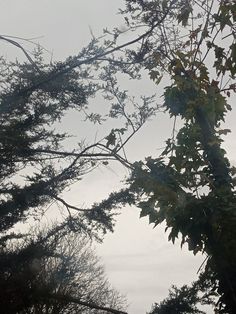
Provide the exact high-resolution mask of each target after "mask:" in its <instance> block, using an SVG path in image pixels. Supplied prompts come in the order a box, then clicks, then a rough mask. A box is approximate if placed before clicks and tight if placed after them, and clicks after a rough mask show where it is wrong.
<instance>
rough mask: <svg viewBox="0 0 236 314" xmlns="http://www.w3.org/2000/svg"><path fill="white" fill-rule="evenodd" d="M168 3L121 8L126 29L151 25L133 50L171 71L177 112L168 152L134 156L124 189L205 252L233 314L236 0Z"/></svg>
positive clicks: (159, 72) (169, 96)
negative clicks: (230, 149) (230, 137)
mask: <svg viewBox="0 0 236 314" xmlns="http://www.w3.org/2000/svg"><path fill="white" fill-rule="evenodd" d="M169 3H170V2H168V1H165V0H163V1H141V0H140V1H139V0H132V1H131V0H130V1H129V0H127V1H126V7H125V9H123V10H121V13H122V14H124V15H125V21H126V23H127V27H128V28H130V29H131V30H135V29H136V30H138V29H140V28H141V27H142V28H145V29H146V30H147V29H148V30H149V35H148V36H146V37H145V39H144V40H143V41H140V42H139V45H137V46H136V47H135V48H134V49H133V50H130V51H129V56H131V57H134V58H136V60H137V58H138V61H139V63H140V65H141V66H143V67H144V68H145V69H146V70H148V72H149V75H150V78H151V79H152V80H153V81H154V82H155V83H156V84H159V83H160V81H161V79H162V76H163V73H164V74H166V77H167V78H168V79H169V81H170V84H169V86H166V87H165V91H164V101H163V109H164V110H165V111H166V112H168V113H169V115H170V117H173V118H174V126H173V132H172V134H173V136H172V138H170V139H168V140H167V141H166V148H165V149H164V151H163V152H162V154H161V155H160V156H158V157H157V158H151V157H149V158H147V159H146V160H145V161H144V162H137V163H134V164H133V173H132V175H131V177H130V179H129V180H128V183H129V187H128V188H127V189H126V190H124V191H123V193H124V194H125V193H126V197H127V194H129V195H130V196H131V197H132V199H133V200H135V201H134V204H135V205H137V206H138V207H140V208H141V214H140V216H141V217H143V216H149V220H150V223H154V225H155V226H156V225H158V224H160V223H161V222H163V221H165V223H166V225H167V229H168V230H169V231H170V233H169V240H170V241H173V242H174V241H175V239H176V238H177V237H178V236H179V235H181V237H182V245H184V244H187V245H188V247H189V250H191V251H193V253H194V254H196V253H198V252H201V253H206V254H207V256H208V258H207V262H206V271H207V272H208V273H210V274H211V280H212V287H215V285H216V286H217V291H218V293H219V295H220V302H219V303H218V305H219V311H220V313H235V312H236V272H235V269H236V255H235V252H236V242H235V238H236V234H235V230H236V216H235V213H236V211H235V208H236V198H235V180H234V174H235V169H234V167H232V166H231V165H230V162H229V160H228V159H227V156H226V152H225V151H224V149H223V148H222V142H223V139H222V136H224V135H226V134H227V133H228V132H230V130H228V129H223V128H222V123H223V122H224V117H225V114H226V112H227V111H229V110H231V106H230V104H229V100H228V99H229V97H230V96H232V93H233V92H235V90H236V84H235V82H234V79H235V74H236V70H235V69H236V54H235V51H236V43H235V37H236V35H235V34H236V33H235V20H236V15H235V12H236V4H235V1H230V0H226V1H195V0H193V1H190V0H183V1H173V2H171V5H172V9H171V10H169V5H170V4H169ZM167 8H168V9H167ZM167 11H168V15H167V16H166V18H165V19H164V20H163V21H162V22H161V23H160V24H158V26H157V27H154V26H155V25H156V24H155V22H156V21H158V19H159V16H160V15H161V14H163V12H167ZM177 119H181V124H182V126H181V128H180V129H179V130H176V127H175V125H176V120H177ZM121 199H122V197H121Z"/></svg>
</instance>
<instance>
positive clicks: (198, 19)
mask: <svg viewBox="0 0 236 314" xmlns="http://www.w3.org/2000/svg"><path fill="white" fill-rule="evenodd" d="M120 13H121V14H122V15H123V16H124V21H125V23H126V29H125V32H129V31H130V32H133V33H134V34H135V36H136V37H135V38H134V39H133V40H131V41H129V42H126V43H124V44H119V43H120V36H121V34H122V33H123V31H122V30H120V29H119V28H115V29H114V30H113V31H109V30H104V33H105V40H104V39H102V42H101V40H100V41H99V39H96V38H93V40H92V41H91V43H90V44H89V45H88V46H87V47H85V48H84V49H83V50H82V51H81V52H80V53H79V54H78V55H77V56H75V57H69V58H68V59H67V60H66V61H64V62H56V63H53V62H52V63H50V64H45V63H44V62H43V60H42V56H41V54H40V53H39V52H36V53H35V56H34V58H31V57H30V58H29V56H28V54H26V56H27V58H28V61H29V62H27V63H24V64H20V63H18V62H11V63H9V62H6V61H5V60H4V59H3V58H2V59H1V80H0V82H1V83H0V84H1V88H0V99H1V111H0V119H1V130H0V132H1V139H0V141H1V142H0V150H1V157H0V158H1V166H2V167H1V172H0V178H1V189H0V193H1V204H0V217H1V225H0V228H1V229H0V231H1V232H2V237H1V239H0V241H1V245H3V246H4V245H5V243H6V241H7V240H8V238H9V236H10V235H9V234H7V235H6V233H7V232H9V230H11V228H12V227H14V226H15V225H16V223H18V222H21V221H25V220H26V219H28V218H29V217H32V216H35V215H36V216H37V215H38V214H39V215H40V214H41V213H42V210H44V209H45V207H46V205H48V204H50V202H52V201H56V202H58V203H60V204H62V205H63V206H64V207H65V209H66V210H67V211H68V215H67V218H66V219H65V221H64V223H65V225H67V226H68V227H70V228H71V230H73V231H77V232H81V231H86V232H87V233H89V234H90V235H95V236H96V235H97V232H99V231H101V230H102V231H103V232H106V230H113V224H114V220H113V213H114V212H113V211H112V209H114V208H115V207H116V206H117V205H119V204H120V203H122V204H127V203H128V204H134V205H136V206H137V207H139V208H140V209H141V212H140V216H141V217H143V216H148V217H149V220H150V223H153V224H154V225H155V226H157V225H159V224H160V223H162V222H165V223H166V226H167V228H166V230H168V231H169V240H170V241H172V242H175V240H176V238H178V237H179V236H181V239H182V245H184V244H187V245H188V248H189V250H190V251H193V253H194V254H197V253H202V254H205V255H206V256H207V258H206V263H205V272H206V274H207V275H208V276H209V278H210V281H211V285H212V289H214V290H216V291H217V293H218V294H219V296H220V298H219V302H218V304H217V307H218V310H219V311H220V313H235V312H236V271H235V269H236V255H235V254H236V253H235V252H236V242H235V238H236V237H235V236H236V234H235V233H236V228H235V225H236V215H235V206H236V197H235V177H234V175H235V173H236V172H235V168H234V167H233V166H232V165H231V164H230V161H229V160H228V158H227V153H226V152H225V151H224V149H223V148H222V142H223V136H225V135H226V134H227V133H228V132H230V130H229V129H228V128H224V127H223V123H224V118H225V115H226V113H227V112H229V111H230V110H231V105H230V97H232V94H233V93H234V92H235V91H236V84H235V81H234V79H235V74H236V43H235V37H236V33H235V20H236V4H235V1H233V0H231V1H230V0H222V1H218V0H212V1H210V0H206V1H201V0H172V1H166V0H159V1H152V0H150V1H144V0H126V1H124V8H123V9H121V10H120ZM1 39H4V37H3V38H1ZM11 43H12V44H15V43H14V42H11ZM23 51H24V50H23ZM145 71H146V72H147V73H148V74H149V77H150V79H151V80H152V81H153V82H154V84H156V85H157V86H161V84H162V79H163V78H165V80H166V81H167V82H168V83H167V84H166V85H165V86H164V94H163V98H162V105H161V106H159V107H158V108H157V106H155V104H154V103H153V101H154V98H153V97H152V96H145V97H143V98H142V99H141V102H139V103H136V102H134V101H132V98H131V97H130V95H129V94H128V91H126V90H125V91H124V90H122V89H121V88H120V86H119V75H127V76H128V77H129V78H132V79H140V78H141V79H142V74H143V72H145ZM157 88H158V87H157ZM98 92H102V93H103V95H104V97H105V99H106V100H108V101H109V102H110V103H111V105H110V112H109V118H119V119H121V120H122V121H124V125H123V127H122V128H118V129H116V128H113V129H111V130H109V132H108V134H107V136H105V137H104V138H103V139H101V140H98V141H95V142H94V143H92V144H87V145H86V144H84V143H83V142H80V143H79V144H78V145H77V146H76V147H75V148H74V149H73V150H71V151H68V150H66V148H65V146H64V145H63V143H64V141H65V140H66V137H67V135H66V134H64V133H59V132H57V131H54V126H55V123H56V122H57V121H60V120H61V119H62V118H63V116H64V115H65V113H66V112H68V110H79V111H81V112H85V116H86V118H88V119H90V120H91V121H92V122H96V123H101V122H102V119H103V117H102V116H100V115H99V114H94V113H90V114H87V112H86V109H87V106H88V100H89V99H90V98H91V97H94V96H95V95H96V94H97V93H98ZM131 102H132V103H133V107H134V111H132V112H131V113H128V112H127V105H128V106H129V104H130V103H131ZM158 109H161V110H164V111H165V112H166V114H169V116H170V117H171V118H173V120H174V125H173V131H172V137H171V138H169V139H167V140H166V147H165V149H164V150H163V152H162V153H161V154H160V155H159V156H152V157H147V158H146V160H145V161H136V162H131V161H129V160H127V157H126V155H125V150H124V147H125V145H126V144H127V142H128V141H129V139H130V138H131V137H132V136H133V135H134V134H136V132H137V131H138V130H139V129H140V127H141V126H142V125H143V124H144V123H145V122H146V121H147V120H148V119H149V118H150V117H152V116H153V115H155V114H156V113H157V110H158ZM177 120H179V121H181V122H180V124H181V127H180V128H179V129H177V127H176V121H177ZM110 159H115V160H117V161H119V162H120V163H121V164H122V165H124V166H125V167H127V168H128V169H130V171H131V175H130V177H129V179H128V180H127V186H126V188H124V189H122V190H121V191H120V192H117V193H112V194H111V195H110V197H109V198H108V199H107V200H104V201H103V202H101V203H100V204H96V203H95V204H94V206H92V208H90V209H86V210H85V209H83V208H78V207H76V206H74V205H73V204H70V203H69V202H67V201H66V200H65V199H64V198H63V197H62V192H63V191H64V190H65V188H66V187H68V186H69V185H70V184H72V183H73V182H75V181H78V180H80V179H81V177H82V176H83V175H84V174H86V173H87V172H88V171H90V170H92V169H93V168H94V167H96V166H97V165H99V164H100V163H103V164H105V165H106V163H107V161H108V160H110ZM32 169H33V171H32ZM22 175H23V179H22ZM71 212H73V214H71Z"/></svg>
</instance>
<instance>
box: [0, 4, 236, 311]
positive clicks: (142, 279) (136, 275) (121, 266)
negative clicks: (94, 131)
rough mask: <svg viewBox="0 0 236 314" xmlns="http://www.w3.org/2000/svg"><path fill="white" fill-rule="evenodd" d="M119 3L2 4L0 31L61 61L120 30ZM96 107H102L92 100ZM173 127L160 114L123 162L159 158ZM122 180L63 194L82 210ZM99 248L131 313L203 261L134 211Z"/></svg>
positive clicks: (102, 173) (4, 49)
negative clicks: (37, 45) (31, 40)
mask: <svg viewBox="0 0 236 314" xmlns="http://www.w3.org/2000/svg"><path fill="white" fill-rule="evenodd" d="M122 3H123V1H121V0H40V1H39V0H37V1H36V0H0V12H1V13H0V14H1V18H0V25H1V27H0V29H1V31H0V33H1V34H2V35H4V34H7V35H12V36H19V37H24V38H34V37H39V39H38V40H35V41H36V42H37V41H38V42H39V43H40V44H41V45H42V46H44V47H45V48H46V49H47V50H48V51H50V53H46V58H51V56H53V58H54V59H57V60H59V59H64V58H66V57H67V56H68V55H74V54H77V52H78V51H79V50H80V48H81V47H82V46H84V45H86V44H87V43H88V42H89V39H90V38H91V35H90V29H92V31H93V33H94V34H95V35H99V34H101V33H102V29H103V28H105V27H107V26H108V27H111V26H120V25H122V20H121V17H120V16H118V15H117V14H116V12H117V10H118V7H120V6H122ZM124 41H125V37H124ZM31 48H33V47H31ZM0 49H1V55H4V56H5V57H7V58H14V57H15V56H18V57H19V58H23V55H22V54H21V53H20V51H17V50H16V48H14V47H9V45H7V44H6V43H3V42H0ZM130 84H131V85H132V82H131V83H130ZM131 88H132V89H133V91H134V92H135V91H139V92H140V90H141V91H142V92H143V93H146V92H148V93H150V94H152V93H153V92H155V91H156V90H155V89H156V87H155V85H154V84H152V83H151V82H150V81H139V82H137V83H135V85H134V86H131ZM160 92H161V91H160ZM95 101H96V100H95ZM96 105H97V106H102V105H103V104H102V102H101V101H97V103H96ZM78 119H79V118H78V117H77V118H75V117H74V116H70V115H69V116H68V117H67V118H66V119H65V127H67V128H68V129H69V131H71V132H72V133H75V132H77V133H80V134H82V135H83V137H86V132H87V133H88V134H89V136H91V134H90V129H89V127H88V126H85V127H83V128H81V124H80V121H78ZM226 121H227V127H229V128H232V131H233V132H232V133H231V134H230V135H229V136H228V137H227V140H226V144H225V147H226V148H227V149H228V151H229V157H230V159H231V160H232V161H233V162H234V158H235V157H234V156H235V152H236V144H235V140H234V137H233V136H234V131H235V123H234V121H235V112H234V111H233V113H232V114H230V117H229V118H228V119H227V120H226ZM171 126H172V121H170V119H169V118H168V116H167V115H163V114H162V115H161V116H159V117H157V118H156V119H155V120H153V121H152V122H150V123H149V124H147V125H146V126H145V127H144V128H143V130H141V131H140V133H139V134H138V135H137V136H136V137H135V138H134V139H133V140H132V142H131V144H130V145H129V147H128V148H127V154H128V157H130V158H131V159H135V158H136V159H141V158H143V157H144V156H147V155H158V148H160V147H162V146H163V141H164V140H165V139H166V138H167V137H169V136H170V132H171V130H170V128H171ZM124 174H125V171H124V170H122V169H121V168H120V167H118V166H114V167H113V166H112V165H111V166H110V167H109V168H105V167H104V168H100V169H97V170H96V171H95V172H94V173H90V174H89V175H88V176H86V178H85V179H84V180H83V183H81V186H80V187H79V188H78V187H77V186H74V187H73V188H72V190H71V192H70V194H69V195H70V201H71V203H73V202H74V203H75V204H86V203H87V202H91V201H94V200H96V199H97V200H100V199H102V198H104V197H106V195H107V194H108V193H109V192H111V191H112V190H117V189H118V188H119V187H120V183H119V181H120V180H121V179H123V177H124ZM91 196H92V200H91ZM97 250H98V253H99V254H100V255H101V257H102V260H103V262H104V264H105V267H106V271H107V274H108V276H109V280H110V282H111V283H112V284H113V285H114V287H116V288H117V289H118V290H119V291H120V292H122V293H123V294H125V295H127V299H128V303H129V313H130V314H144V313H145V312H146V311H148V310H149V309H150V307H151V304H152V303H153V302H155V301H160V300H161V299H163V298H164V297H165V296H167V291H168V288H169V287H170V286H171V285H172V284H176V285H182V284H184V283H189V282H191V281H192V280H194V279H195V278H196V272H197V270H198V268H199V266H200V264H201V262H202V260H203V258H202V257H201V256H197V257H194V256H192V254H190V253H189V252H188V251H187V249H186V248H183V249H182V250H181V249H180V247H179V244H177V245H172V244H171V243H168V242H167V236H166V234H165V233H164V226H161V227H158V228H156V229H153V228H152V226H150V225H148V222H147V220H146V219H139V211H138V209H136V208H124V209H123V210H122V214H121V215H120V216H119V217H118V220H117V224H116V227H115V232H114V233H113V234H108V235H107V236H106V237H105V240H104V243H103V244H102V245H99V246H98V248H97ZM209 313H210V312H209Z"/></svg>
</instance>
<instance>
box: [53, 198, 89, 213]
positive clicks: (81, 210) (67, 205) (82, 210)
mask: <svg viewBox="0 0 236 314" xmlns="http://www.w3.org/2000/svg"><path fill="white" fill-rule="evenodd" d="M49 196H51V197H52V198H54V199H55V200H57V201H59V202H61V203H62V204H63V205H64V206H65V207H66V208H67V209H74V210H77V211H80V212H87V211H88V210H90V209H82V208H78V207H76V206H73V205H70V204H68V203H67V202H66V201H65V200H63V198H61V197H59V196H57V195H54V194H49Z"/></svg>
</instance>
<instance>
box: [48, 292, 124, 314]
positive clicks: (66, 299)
mask: <svg viewBox="0 0 236 314" xmlns="http://www.w3.org/2000/svg"><path fill="white" fill-rule="evenodd" d="M46 297H48V296H47V295H46ZM49 297H50V298H52V299H55V300H58V301H63V302H68V303H76V304H78V305H82V306H86V307H88V308H90V309H96V310H101V311H106V312H108V313H113V314H128V313H127V312H123V311H120V310H115V309H112V308H110V307H105V306H100V305H97V304H95V303H93V302H86V301H81V300H80V299H78V298H76V297H72V296H69V295H62V294H58V293H57V294H50V295H49Z"/></svg>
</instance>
